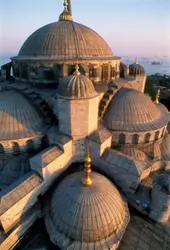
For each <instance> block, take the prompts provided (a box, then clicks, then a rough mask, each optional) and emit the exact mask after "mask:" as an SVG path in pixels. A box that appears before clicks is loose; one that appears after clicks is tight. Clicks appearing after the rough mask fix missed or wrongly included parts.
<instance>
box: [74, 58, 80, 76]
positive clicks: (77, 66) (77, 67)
mask: <svg viewBox="0 0 170 250" xmlns="http://www.w3.org/2000/svg"><path fill="white" fill-rule="evenodd" d="M75 69H76V70H75V71H74V73H73V74H74V75H76V76H80V75H81V73H80V71H79V65H78V60H77V62H76V66H75Z"/></svg>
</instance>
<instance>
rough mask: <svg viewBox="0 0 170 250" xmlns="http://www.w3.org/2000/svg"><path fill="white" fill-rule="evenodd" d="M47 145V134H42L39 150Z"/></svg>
mask: <svg viewBox="0 0 170 250" xmlns="http://www.w3.org/2000/svg"><path fill="white" fill-rule="evenodd" d="M48 147H49V141H48V137H47V136H43V137H42V139H41V150H44V149H46V148H48Z"/></svg>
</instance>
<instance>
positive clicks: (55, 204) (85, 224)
mask: <svg viewBox="0 0 170 250" xmlns="http://www.w3.org/2000/svg"><path fill="white" fill-rule="evenodd" d="M83 175H84V173H83V172H79V173H74V174H72V175H70V176H68V177H67V178H65V179H64V180H63V181H62V182H61V183H60V184H59V186H58V187H57V189H56V190H55V191H54V193H53V195H52V198H51V200H50V201H49V202H48V203H47V206H46V209H45V222H46V227H47V231H48V233H49V235H50V238H51V241H53V243H54V244H56V245H58V246H59V247H60V248H61V249H71V247H73V246H74V249H83V250H85V249H91V248H92V247H93V249H94V248H95V249H98V246H99V245H100V249H106V248H105V247H106V246H107V248H108V249H111V247H113V246H114V248H112V249H116V247H115V246H118V243H119V241H120V239H121V237H122V236H123V233H124V231H125V228H126V226H127V224H128V222H129V212H128V207H127V204H126V202H125V201H124V200H123V198H122V197H121V195H120V193H119V191H118V190H117V188H116V187H115V186H114V185H113V184H112V183H111V182H110V181H109V180H108V179H107V178H105V177H104V176H102V175H100V174H98V173H95V172H93V173H92V174H91V178H92V180H93V184H92V186H90V187H86V186H84V185H82V183H81V179H82V176H83ZM63 244H64V245H63ZM69 247H70V248H69Z"/></svg>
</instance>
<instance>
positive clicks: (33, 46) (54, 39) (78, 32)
mask: <svg viewBox="0 0 170 250" xmlns="http://www.w3.org/2000/svg"><path fill="white" fill-rule="evenodd" d="M63 41H64V42H63ZM77 60H78V61H79V62H80V63H81V64H84V65H86V68H87V69H86V73H87V74H88V75H89V76H90V78H91V79H92V81H93V82H100V81H102V80H110V71H109V70H108V69H109V67H110V65H111V64H113V65H119V63H120V58H119V57H114V56H113V53H112V51H111V49H110V47H109V46H108V44H107V43H106V42H105V41H104V39H103V38H102V37H101V36H100V35H98V34H97V33H96V32H95V31H93V30H92V29H90V28H88V27H86V26H84V25H82V24H79V23H76V22H73V21H68V20H66V21H64V20H62V21H58V22H54V23H51V24H48V25H46V26H44V27H42V28H40V29H38V30H37V31H35V32H34V33H33V34H32V35H31V36H30V37H28V39H27V40H26V41H25V43H24V44H23V46H22V47H21V49H20V51H19V54H18V56H16V57H13V58H12V61H13V65H14V75H15V76H16V77H17V79H20V80H21V81H29V82H37V83H38V82H39V83H45V81H46V83H47V80H48V81H49V83H52V82H53V83H55V82H59V78H60V77H61V78H62V77H64V76H66V75H68V74H69V73H68V72H65V73H64V71H63V70H64V69H63V68H62V65H63V63H64V67H65V65H68V66H69V67H71V65H72V64H75V62H76V61H77ZM37 63H39V64H44V63H45V64H46V66H47V67H48V66H50V67H51V73H50V72H49V73H48V74H45V73H44V72H43V71H44V70H45V68H44V67H42V72H41V71H40V72H38V73H36V74H35V75H34V71H32V70H31V65H34V66H36V64H37ZM96 63H97V64H98V65H99V64H102V65H103V66H102V67H101V70H99V71H97V72H96V69H93V70H92V75H91V69H90V68H91V66H90V65H91V64H92V65H94V66H95V65H96ZM56 65H57V67H59V71H60V75H61V72H63V76H62V75H61V76H59V75H58V72H56V67H55V66H56ZM105 65H108V66H107V69H106V66H105ZM115 71H116V72H117V76H118V75H119V66H118V69H117V70H116V69H115V70H114V72H115ZM96 74H97V75H96ZM113 77H114V76H113Z"/></svg>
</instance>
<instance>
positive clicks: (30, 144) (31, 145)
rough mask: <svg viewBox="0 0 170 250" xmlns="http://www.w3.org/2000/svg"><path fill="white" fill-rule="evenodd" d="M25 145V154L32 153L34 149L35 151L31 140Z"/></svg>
mask: <svg viewBox="0 0 170 250" xmlns="http://www.w3.org/2000/svg"><path fill="white" fill-rule="evenodd" d="M26 145H27V152H28V153H29V154H32V153H34V149H35V147H34V141H33V140H28V141H27V142H26Z"/></svg>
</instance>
